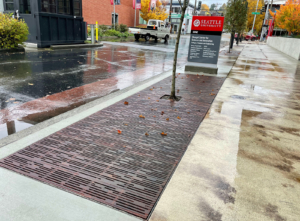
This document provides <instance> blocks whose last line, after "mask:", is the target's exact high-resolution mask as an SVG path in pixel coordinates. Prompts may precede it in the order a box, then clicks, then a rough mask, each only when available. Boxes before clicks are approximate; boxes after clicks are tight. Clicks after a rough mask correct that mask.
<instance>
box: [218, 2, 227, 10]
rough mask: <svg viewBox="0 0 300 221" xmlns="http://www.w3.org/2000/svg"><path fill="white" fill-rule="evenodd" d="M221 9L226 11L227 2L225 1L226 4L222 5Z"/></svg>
mask: <svg viewBox="0 0 300 221" xmlns="http://www.w3.org/2000/svg"><path fill="white" fill-rule="evenodd" d="M219 10H220V11H225V10H226V4H225V3H224V4H223V5H222V6H221V7H220V9H219Z"/></svg>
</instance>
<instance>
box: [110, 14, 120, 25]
mask: <svg viewBox="0 0 300 221" xmlns="http://www.w3.org/2000/svg"><path fill="white" fill-rule="evenodd" d="M118 17H119V16H118V14H116V16H115V19H116V24H118V23H119V18H118ZM111 23H112V24H114V14H112V15H111Z"/></svg>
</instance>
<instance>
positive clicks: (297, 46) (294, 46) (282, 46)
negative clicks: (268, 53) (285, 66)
mask: <svg viewBox="0 0 300 221" xmlns="http://www.w3.org/2000/svg"><path fill="white" fill-rule="evenodd" d="M267 44H268V45H269V46H271V47H273V48H275V49H277V50H279V51H281V52H283V53H285V54H287V55H289V56H291V57H293V58H295V59H297V60H300V39H297V38H283V37H268V41H267Z"/></svg>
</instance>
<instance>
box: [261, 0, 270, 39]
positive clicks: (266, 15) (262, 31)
mask: <svg viewBox="0 0 300 221" xmlns="http://www.w3.org/2000/svg"><path fill="white" fill-rule="evenodd" d="M269 4H270V0H268V5H267V10H266V14H265V19H264V23H263V27H262V30H261V34H260V41H263V38H264V37H263V36H264V34H265V27H264V25H265V23H266V20H267V19H268V13H269Z"/></svg>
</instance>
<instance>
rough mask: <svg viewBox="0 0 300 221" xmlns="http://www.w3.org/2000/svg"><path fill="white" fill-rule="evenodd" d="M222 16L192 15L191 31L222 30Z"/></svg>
mask: <svg viewBox="0 0 300 221" xmlns="http://www.w3.org/2000/svg"><path fill="white" fill-rule="evenodd" d="M223 25H224V17H221V16H193V23H192V31H223Z"/></svg>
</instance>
